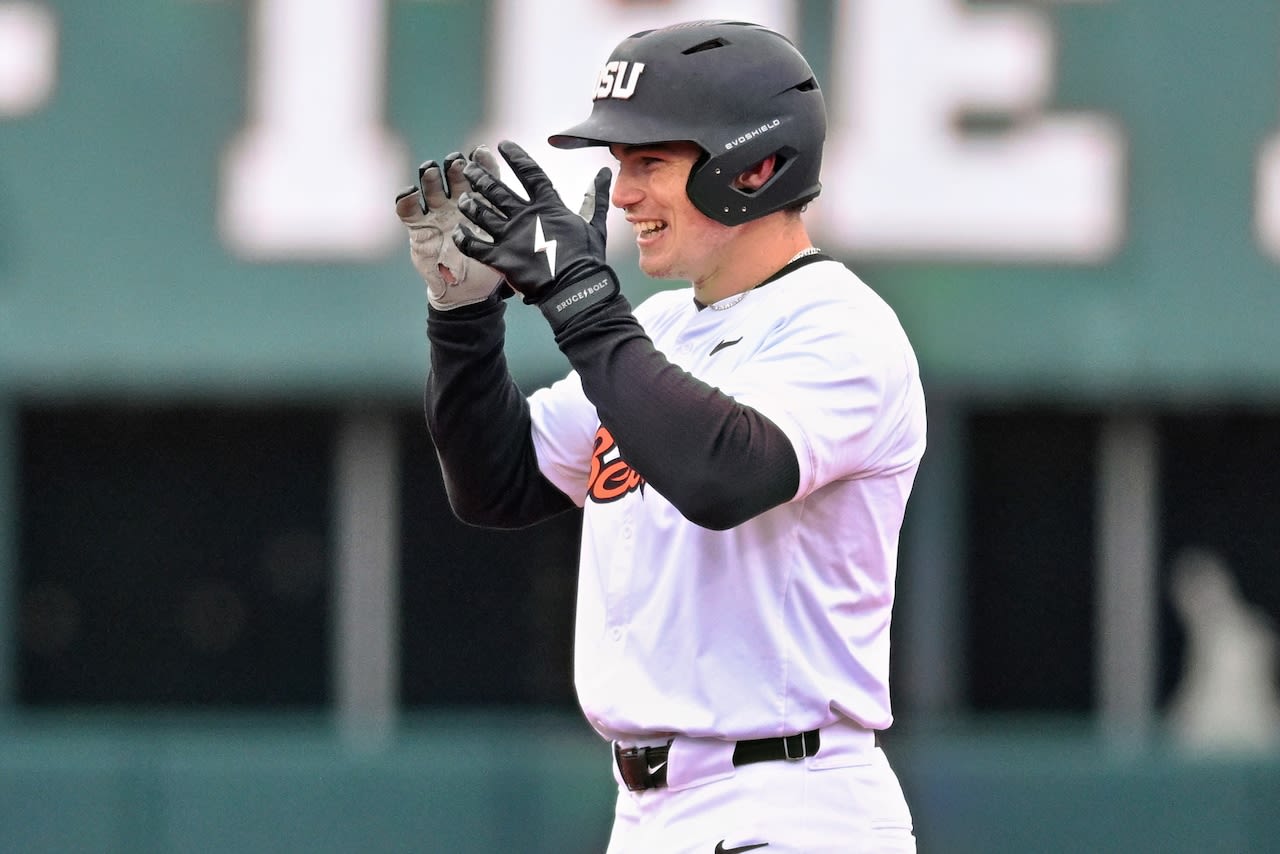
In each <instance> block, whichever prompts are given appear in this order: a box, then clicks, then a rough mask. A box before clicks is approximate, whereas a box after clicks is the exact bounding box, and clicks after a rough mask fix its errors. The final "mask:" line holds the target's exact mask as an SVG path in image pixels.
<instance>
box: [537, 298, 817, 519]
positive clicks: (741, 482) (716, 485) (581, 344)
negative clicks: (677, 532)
mask: <svg viewBox="0 0 1280 854" xmlns="http://www.w3.org/2000/svg"><path fill="white" fill-rule="evenodd" d="M556 342H557V343H558V344H559V345H560V349H561V350H562V351H563V352H564V354H565V355H566V356H567V357H568V358H569V361H570V363H572V365H573V367H574V368H575V369H576V370H577V372H578V374H579V376H580V378H581V380H582V387H583V391H584V392H585V393H586V395H587V397H588V398H589V399H590V400H591V402H592V403H594V404H595V406H596V410H597V411H598V412H599V414H600V421H601V423H602V424H604V425H605V426H606V427H608V428H609V430H610V432H611V433H612V434H613V436H614V438H615V439H616V440H617V442H618V446H619V447H620V448H622V449H623V453H624V454H625V455H626V457H627V461H628V462H629V463H630V464H631V465H632V467H633V468H635V470H636V471H637V472H639V473H640V474H641V475H642V476H643V477H644V478H645V480H646V481H648V482H649V483H650V484H651V485H652V486H653V488H654V489H656V490H657V491H658V492H659V493H661V494H662V495H663V497H665V498H666V499H667V500H668V501H670V502H671V503H672V504H673V505H675V507H676V508H677V509H678V510H680V512H681V513H682V514H684V516H685V517H686V518H688V519H689V520H690V521H692V522H694V523H696V524H699V525H702V526H703V527H707V528H714V529H725V528H730V527H733V526H735V525H738V524H741V523H742V522H745V521H746V520H747V519H750V518H752V517H754V516H756V515H759V514H760V513H763V512H764V511H765V510H768V509H770V508H772V507H776V506H777V505H779V504H782V503H784V502H786V501H789V500H790V499H791V498H793V497H794V496H795V493H796V490H797V489H798V488H799V483H800V468H799V463H798V462H797V460H796V454H795V450H794V448H792V446H791V443H790V441H788V439H787V437H786V436H785V434H783V432H782V431H781V430H780V429H779V428H778V427H777V425H775V424H774V423H773V422H772V421H770V420H769V419H768V418H766V417H765V416H763V415H762V414H760V413H759V412H757V411H756V410H754V409H752V408H750V407H748V406H743V405H742V404H740V403H738V402H737V401H735V400H734V399H733V398H732V397H729V396H728V395H726V394H724V393H723V392H721V391H719V390H717V389H715V388H713V387H711V386H710V385H708V384H706V383H704V382H702V381H701V380H699V379H697V378H695V377H693V376H692V375H690V374H689V373H688V372H686V371H684V370H683V369H681V368H679V367H677V366H676V365H673V364H672V363H671V362H670V361H668V360H667V358H666V357H665V356H664V355H662V353H660V352H658V351H657V350H656V349H655V348H654V346H653V342H652V341H650V340H649V338H648V336H647V335H646V334H645V333H644V330H643V329H642V328H641V327H640V324H639V323H638V322H637V321H636V319H635V317H634V316H633V315H632V314H631V310H630V306H629V305H628V304H627V301H626V299H625V298H623V297H621V296H618V297H615V298H614V299H612V300H610V301H609V302H608V303H607V304H605V305H601V306H599V307H597V308H596V309H594V310H593V311H591V312H590V313H589V314H588V315H586V316H583V317H581V318H575V319H574V320H573V321H571V322H570V323H569V324H567V325H566V326H565V327H563V328H562V329H560V331H559V332H558V333H557V335H556Z"/></svg>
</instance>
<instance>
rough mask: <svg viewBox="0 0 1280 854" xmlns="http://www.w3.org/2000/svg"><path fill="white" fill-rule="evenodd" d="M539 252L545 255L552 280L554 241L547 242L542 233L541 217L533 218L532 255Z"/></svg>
mask: <svg viewBox="0 0 1280 854" xmlns="http://www.w3.org/2000/svg"><path fill="white" fill-rule="evenodd" d="M539 252H546V253H547V266H548V267H550V268H551V275H552V277H553V278H554V277H555V274H556V241H554V240H547V238H546V237H545V236H544V235H543V233H542V217H540V216H535V217H534V218H533V254H535V255H537V254H538V253H539Z"/></svg>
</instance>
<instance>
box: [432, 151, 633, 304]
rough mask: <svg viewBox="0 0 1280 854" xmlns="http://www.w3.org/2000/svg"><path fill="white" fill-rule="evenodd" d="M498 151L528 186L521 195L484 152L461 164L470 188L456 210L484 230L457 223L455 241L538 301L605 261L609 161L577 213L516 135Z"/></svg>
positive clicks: (528, 298) (465, 252)
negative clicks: (483, 157)
mask: <svg viewBox="0 0 1280 854" xmlns="http://www.w3.org/2000/svg"><path fill="white" fill-rule="evenodd" d="M498 153H499V154H501V155H502V157H503V159H504V160H506V161H507V163H508V164H509V165H510V166H511V170H512V171H513V172H514V173H515V176H516V177H517V178H518V179H519V180H520V184H521V185H522V186H523V187H524V190H525V193H526V194H527V195H528V197H529V198H528V200H527V201H526V200H525V199H523V198H521V197H520V196H519V195H517V194H516V193H515V192H514V191H513V190H512V189H511V188H510V187H508V186H507V185H506V184H504V183H503V182H502V181H500V180H499V179H498V177H497V174H498V170H497V168H496V164H493V165H487V164H486V163H485V162H483V161H481V160H480V159H479V158H477V159H476V160H473V161H471V162H469V163H467V164H466V165H465V166H464V167H463V170H462V174H463V176H464V177H465V178H466V180H467V181H468V182H469V183H470V186H471V189H470V190H469V191H467V192H464V193H463V194H462V196H461V197H460V198H459V200H458V210H460V211H461V212H462V215H463V216H464V217H465V218H466V219H467V220H468V221H469V224H473V225H474V226H475V227H476V228H478V229H479V230H480V231H482V232H484V233H485V234H487V235H489V236H490V237H491V238H492V239H491V240H485V239H484V237H483V236H481V235H478V234H476V233H475V231H474V230H472V229H469V228H463V227H462V226H461V225H459V226H457V227H455V228H454V229H453V232H452V242H453V243H454V244H455V245H456V246H457V248H458V249H459V250H460V251H461V253H462V254H463V255H466V256H468V257H470V258H472V259H474V260H476V261H478V262H480V263H481V264H485V265H487V266H489V267H492V268H493V269H495V270H498V271H499V272H500V273H501V274H502V275H503V276H505V277H506V280H507V283H508V284H510V285H511V287H512V288H514V289H515V290H516V291H518V292H519V293H520V294H521V295H522V296H523V297H524V300H525V302H527V303H541V302H543V301H544V300H546V299H547V298H548V297H549V296H550V295H551V294H553V293H555V292H557V291H559V290H561V289H562V288H565V287H568V286H570V285H573V284H575V283H577V282H580V281H582V280H583V279H584V278H586V277H588V276H592V275H595V274H597V273H600V272H601V271H602V270H605V269H606V264H605V237H606V225H605V222H606V219H607V218H608V213H609V207H608V202H609V186H610V184H611V183H612V180H613V174H612V173H611V172H610V171H609V169H608V168H602V169H601V170H600V171H599V172H598V173H596V177H595V180H594V182H593V184H592V187H591V189H589V190H588V191H587V194H586V196H585V197H584V198H583V203H582V209H581V210H580V211H579V212H578V213H574V212H573V211H571V210H569V208H567V207H566V206H565V204H564V202H562V201H561V200H560V194H559V193H557V192H556V190H555V187H553V186H552V184H551V180H550V179H549V178H548V177H547V174H546V173H545V172H544V171H543V170H542V168H541V167H540V166H538V164H537V163H535V162H534V160H533V158H532V157H530V156H529V155H528V153H527V152H525V150H524V149H523V148H521V147H520V146H518V145H516V144H515V143H514V142H509V141H503V142H500V143H499V144H498Z"/></svg>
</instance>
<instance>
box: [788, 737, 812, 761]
mask: <svg viewBox="0 0 1280 854" xmlns="http://www.w3.org/2000/svg"><path fill="white" fill-rule="evenodd" d="M806 735H808V733H804V732H798V733H796V734H795V735H784V736H783V737H782V757H783V758H784V759H787V760H795V759H804V758H805V757H806V756H809V755H810V754H809V743H808V740H807V739H806V738H805V736H806ZM793 739H794V741H793ZM793 745H794V746H793ZM814 753H817V751H816V750H815V751H814Z"/></svg>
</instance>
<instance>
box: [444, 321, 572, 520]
mask: <svg viewBox="0 0 1280 854" xmlns="http://www.w3.org/2000/svg"><path fill="white" fill-rule="evenodd" d="M505 311H506V306H505V304H504V303H503V302H502V301H501V300H500V299H498V298H497V297H492V298H490V299H489V300H488V301H486V302H483V303H477V304H475V305H469V306H463V307H461V308H455V309H452V310H451V311H437V310H435V309H431V310H430V315H429V316H428V319H427V336H428V338H429V339H430V343H431V370H430V372H429V373H428V375H427V386H426V418H427V429H428V431H429V432H430V433H431V438H432V440H433V441H434V442H435V447H436V454H437V456H438V457H439V459H440V467H441V469H442V471H443V473H444V483H445V489H446V491H447V492H448V495H449V504H450V506H451V507H452V508H453V511H454V513H455V514H456V515H457V516H458V518H459V519H461V520H462V521H464V522H467V523H469V524H472V525H482V526H485V527H492V528H521V527H525V526H527V525H532V524H533V523H535V522H540V521H542V520H543V519H546V518H549V517H551V516H553V515H555V514H557V513H560V512H562V511H564V510H568V509H570V508H572V507H573V506H574V504H573V502H572V501H571V500H570V499H569V497H568V496H566V495H565V494H564V493H563V492H561V491H560V490H559V489H557V488H556V487H555V486H554V485H553V484H552V483H551V482H550V481H549V480H547V479H546V477H545V476H544V475H543V474H542V472H541V471H540V470H539V468H538V461H537V456H536V454H535V452H534V448H533V436H532V434H531V433H530V426H531V422H530V418H529V404H528V402H527V401H526V400H525V398H524V395H523V394H522V393H521V391H520V389H519V388H518V387H517V386H516V384H515V381H514V380H513V379H512V378H511V374H510V372H509V371H508V370H507V360H506V356H505V355H504V354H503V349H502V348H503V341H504V339H505V335H506V322H505V321H504V320H503V313H504V312H505Z"/></svg>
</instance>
